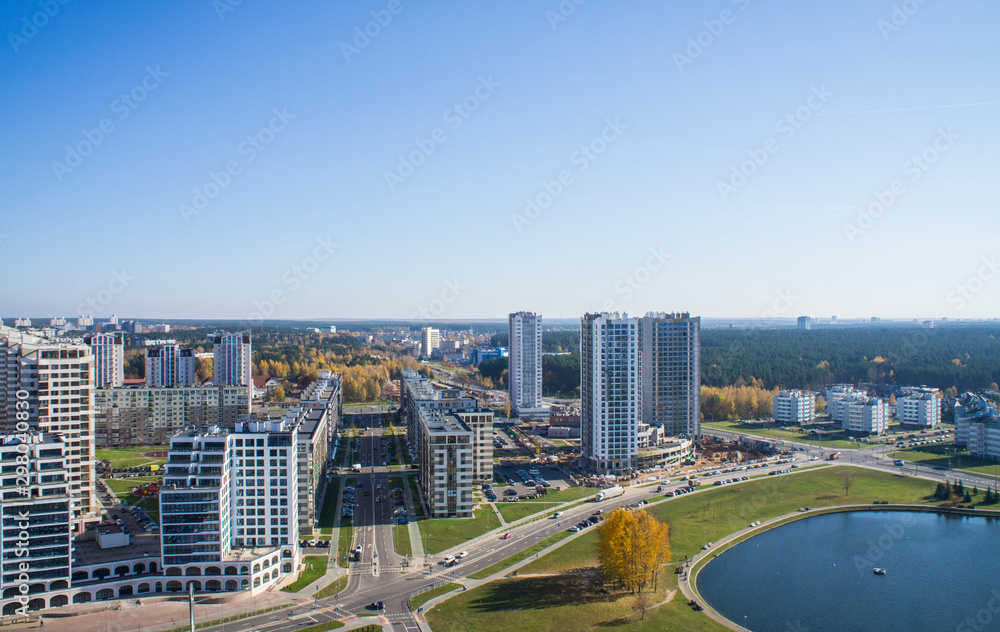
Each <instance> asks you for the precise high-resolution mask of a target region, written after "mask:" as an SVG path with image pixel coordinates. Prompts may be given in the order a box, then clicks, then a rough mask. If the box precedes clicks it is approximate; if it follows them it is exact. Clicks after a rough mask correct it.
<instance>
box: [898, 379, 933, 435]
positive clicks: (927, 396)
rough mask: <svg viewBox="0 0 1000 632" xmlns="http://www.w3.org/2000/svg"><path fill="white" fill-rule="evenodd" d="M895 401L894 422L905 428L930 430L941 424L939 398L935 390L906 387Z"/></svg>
mask: <svg viewBox="0 0 1000 632" xmlns="http://www.w3.org/2000/svg"><path fill="white" fill-rule="evenodd" d="M903 392H904V393H905V395H903V396H902V397H899V398H897V399H896V421H898V422H899V423H901V424H903V425H906V426H914V427H917V428H921V429H930V428H934V427H936V426H937V425H938V424H939V423H941V396H940V391H938V389H936V388H928V387H926V386H921V387H912V386H911V387H906V388H904V389H903Z"/></svg>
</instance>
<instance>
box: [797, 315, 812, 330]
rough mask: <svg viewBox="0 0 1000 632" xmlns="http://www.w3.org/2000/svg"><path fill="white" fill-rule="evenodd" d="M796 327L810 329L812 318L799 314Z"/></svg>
mask: <svg viewBox="0 0 1000 632" xmlns="http://www.w3.org/2000/svg"><path fill="white" fill-rule="evenodd" d="M798 328H799V329H802V330H805V331H808V330H810V329H812V318H809V317H808V316H799V322H798Z"/></svg>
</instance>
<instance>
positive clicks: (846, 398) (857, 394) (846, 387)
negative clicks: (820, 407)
mask: <svg viewBox="0 0 1000 632" xmlns="http://www.w3.org/2000/svg"><path fill="white" fill-rule="evenodd" d="M867 396H868V393H867V391H863V390H858V389H856V388H854V387H853V386H851V385H850V384H837V385H835V386H831V387H830V388H829V389H827V391H826V412H827V413H829V415H830V420H831V421H836V422H840V423H843V422H844V421H845V420H846V419H847V411H846V408H845V406H846V405H847V403H848V402H850V401H854V400H856V399H860V398H864V397H867Z"/></svg>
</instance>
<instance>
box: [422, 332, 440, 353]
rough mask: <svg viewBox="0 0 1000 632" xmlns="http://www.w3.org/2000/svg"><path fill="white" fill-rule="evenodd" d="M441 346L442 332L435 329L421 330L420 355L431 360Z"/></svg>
mask: <svg viewBox="0 0 1000 632" xmlns="http://www.w3.org/2000/svg"><path fill="white" fill-rule="evenodd" d="M440 346H441V331H440V330H438V329H435V328H433V327H421V328H420V355H421V356H423V357H425V358H429V357H431V352H432V351H434V350H435V349H437V348H438V347H440Z"/></svg>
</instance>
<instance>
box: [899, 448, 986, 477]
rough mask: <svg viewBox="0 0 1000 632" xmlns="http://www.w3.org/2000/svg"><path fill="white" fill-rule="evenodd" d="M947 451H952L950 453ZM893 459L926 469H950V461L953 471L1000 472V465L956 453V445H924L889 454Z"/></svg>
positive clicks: (964, 453)
mask: <svg viewBox="0 0 1000 632" xmlns="http://www.w3.org/2000/svg"><path fill="white" fill-rule="evenodd" d="M946 449H950V454H949V452H947V451H946ZM888 456H889V458H891V459H905V460H907V461H919V462H920V465H922V466H926V467H943V468H946V469H947V468H948V466H949V460H950V465H951V469H953V470H968V471H970V472H975V473H977V474H984V475H987V476H992V475H994V474H996V473H997V471H998V470H1000V463H997V462H996V461H990V460H989V459H980V458H976V457H974V456H969V453H968V452H966V451H964V450H963V451H961V452H956V451H955V444H953V443H939V444H935V445H924V446H920V447H917V448H909V449H906V450H898V451H896V452H893V453H891V454H888ZM907 469H909V470H912V469H913V466H912V465H910V464H907Z"/></svg>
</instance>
